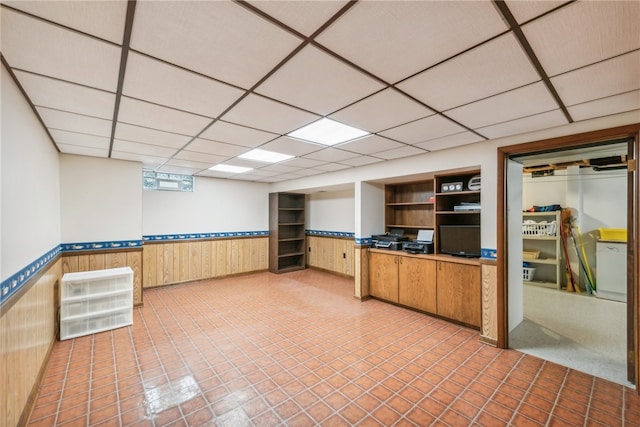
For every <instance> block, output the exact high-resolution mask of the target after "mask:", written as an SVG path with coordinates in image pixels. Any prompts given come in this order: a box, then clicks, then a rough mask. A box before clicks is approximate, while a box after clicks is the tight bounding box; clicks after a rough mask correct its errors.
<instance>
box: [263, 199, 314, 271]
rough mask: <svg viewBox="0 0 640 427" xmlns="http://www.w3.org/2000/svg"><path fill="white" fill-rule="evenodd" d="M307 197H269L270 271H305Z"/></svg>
mask: <svg viewBox="0 0 640 427" xmlns="http://www.w3.org/2000/svg"><path fill="white" fill-rule="evenodd" d="M305 247H306V246H305V195H304V194H294V193H271V194H269V271H271V272H272V273H285V272H288V271H294V270H302V269H304V268H305Z"/></svg>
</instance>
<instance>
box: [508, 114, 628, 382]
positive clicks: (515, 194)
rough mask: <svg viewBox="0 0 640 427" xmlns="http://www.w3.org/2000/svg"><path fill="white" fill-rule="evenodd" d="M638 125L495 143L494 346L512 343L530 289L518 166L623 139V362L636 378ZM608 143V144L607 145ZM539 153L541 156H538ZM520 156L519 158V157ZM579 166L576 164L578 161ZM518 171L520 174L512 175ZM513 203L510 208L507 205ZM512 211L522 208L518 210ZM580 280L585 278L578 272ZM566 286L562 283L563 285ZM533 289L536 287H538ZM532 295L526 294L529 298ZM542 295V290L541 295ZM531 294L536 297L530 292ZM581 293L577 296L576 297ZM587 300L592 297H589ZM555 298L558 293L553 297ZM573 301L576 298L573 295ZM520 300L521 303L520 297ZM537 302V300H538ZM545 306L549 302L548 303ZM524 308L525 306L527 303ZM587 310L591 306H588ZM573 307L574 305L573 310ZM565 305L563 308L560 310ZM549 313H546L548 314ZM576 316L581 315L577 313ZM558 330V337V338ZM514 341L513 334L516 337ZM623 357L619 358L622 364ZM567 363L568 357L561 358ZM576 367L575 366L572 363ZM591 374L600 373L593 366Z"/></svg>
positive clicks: (562, 293)
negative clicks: (525, 269) (496, 306)
mask: <svg viewBox="0 0 640 427" xmlns="http://www.w3.org/2000/svg"><path fill="white" fill-rule="evenodd" d="M639 128H640V126H638V125H631V126H625V127H620V128H613V129H606V130H602V131H596V132H590V133H585V134H579V135H572V136H567V137H560V138H554V139H550V140H543V141H536V142H532V143H526V144H519V145H514V146H508V147H501V148H499V149H498V182H499V185H498V218H497V220H498V224H497V225H498V228H497V232H498V236H497V237H498V248H497V249H498V270H497V272H498V277H497V279H498V283H499V287H498V301H499V305H500V307H501V308H502V310H501V311H499V313H498V316H499V319H498V346H500V347H502V348H508V347H512V346H511V345H510V332H511V331H512V330H514V329H515V328H516V327H517V326H518V325H520V323H522V320H523V319H524V317H525V309H526V307H525V304H524V301H525V292H527V294H529V293H530V292H529V291H528V290H527V288H525V286H524V284H523V282H524V280H523V279H524V278H523V245H522V227H523V224H522V216H521V212H522V208H523V198H522V197H523V192H522V182H523V181H522V176H523V175H522V172H523V169H524V167H525V166H524V165H523V163H524V160H523V159H524V158H527V157H529V160H532V159H535V157H534V156H541V157H547V158H548V157H550V156H551V155H554V153H555V155H556V156H557V155H559V153H561V152H563V151H569V150H571V149H575V148H580V150H582V151H586V152H588V151H589V150H595V151H594V152H597V150H600V149H603V148H604V147H606V146H607V145H609V146H611V145H612V144H618V143H623V144H625V145H626V146H627V156H626V160H627V164H628V169H627V171H626V182H627V192H626V202H627V203H626V205H627V209H626V212H625V214H626V229H627V234H628V241H627V243H628V250H627V257H626V273H627V274H626V276H627V279H626V288H627V302H626V310H618V312H619V311H623V316H624V318H625V319H624V324H625V325H626V348H627V352H626V356H627V359H626V367H625V366H623V369H624V368H626V371H627V380H628V383H635V378H637V366H638V363H637V359H638V351H637V348H638V337H637V333H638V328H637V320H636V313H637V312H638V298H637V291H636V290H637V286H638V257H637V256H636V255H635V254H637V253H638V247H639V245H638V230H637V228H638V227H637V221H638V207H639V203H638V186H639V180H638V172H637V167H636V159H637V156H638V139H637V137H638V129H639ZM609 148H611V147H609ZM541 157H540V158H541ZM514 159H516V160H520V161H521V162H522V163H518V162H516V161H514ZM578 168H579V166H578ZM515 177H519V179H515V180H514V178H515ZM509 209H511V211H510V210H509ZM514 212H518V213H519V214H520V216H519V215H516V214H514ZM580 280H584V278H581V279H580ZM565 286H566V285H565ZM537 291H538V289H535V290H534V292H537ZM539 291H540V292H537V293H544V292H550V291H552V289H540V290H539ZM553 291H555V292H557V294H556V296H562V297H568V296H571V297H578V295H566V294H567V292H566V291H565V290H563V291H557V290H553ZM529 297H531V296H527V298H529ZM543 297H544V296H543ZM531 298H534V297H531ZM579 298H581V297H579ZM582 298H585V300H589V301H595V300H596V299H595V298H593V297H589V298H588V299H587V297H586V295H584V296H582ZM554 300H559V298H554ZM574 301H576V299H575V298H574ZM518 302H519V303H518ZM538 305H540V304H538ZM545 308H547V309H550V305H549V304H547V307H545ZM527 310H528V309H527ZM590 310H591V311H593V310H594V309H593V308H591V309H590ZM574 311H575V310H574ZM566 312H567V310H566V309H564V311H563V313H566ZM547 317H548V316H547ZM575 317H577V318H578V319H580V318H582V317H583V315H576V316H575ZM588 321H589V315H586V316H584V323H586V324H588V323H589V322H588ZM559 339H560V338H558V337H557V336H556V342H557V340H559ZM514 342H517V341H515V338H514ZM624 364H625V363H624V362H623V365H624ZM565 366H566V363H565ZM576 369H579V368H576ZM594 375H597V376H603V375H598V373H596V372H594Z"/></svg>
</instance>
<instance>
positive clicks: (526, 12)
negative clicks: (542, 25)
mask: <svg viewBox="0 0 640 427" xmlns="http://www.w3.org/2000/svg"><path fill="white" fill-rule="evenodd" d="M506 3H507V6H508V7H509V10H510V11H511V14H512V15H513V17H514V18H516V21H518V23H519V24H522V23H523V22H526V21H529V20H530V19H533V18H536V17H538V16H540V15H542V14H543V13H547V12H549V11H550V10H552V9H554V8H556V7H558V6H560V5H562V4H565V3H567V1H555V0H544V1H540V0H506Z"/></svg>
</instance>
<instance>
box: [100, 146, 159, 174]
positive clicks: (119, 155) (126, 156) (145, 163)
mask: <svg viewBox="0 0 640 427" xmlns="http://www.w3.org/2000/svg"><path fill="white" fill-rule="evenodd" d="M111 158H112V159H118V160H130V161H133V162H140V163H142V167H143V168H144V169H156V168H158V167H159V166H160V165H162V164H163V163H164V162H165V161H166V160H167V159H166V157H156V156H149V155H146V154H135V153H125V152H122V151H115V150H114V151H112V152H111Z"/></svg>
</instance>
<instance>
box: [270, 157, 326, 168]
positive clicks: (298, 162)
mask: <svg viewBox="0 0 640 427" xmlns="http://www.w3.org/2000/svg"><path fill="white" fill-rule="evenodd" d="M324 163H326V162H321V161H319V160H311V159H303V158H301V157H294V158H293V159H290V160H285V161H284V162H281V163H280V164H281V165H290V166H294V167H298V168H315V167H317V166H320V165H322V164H324Z"/></svg>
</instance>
